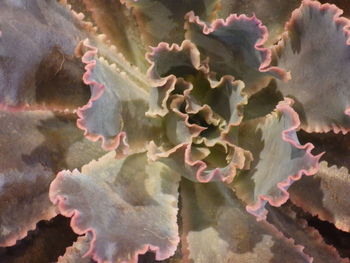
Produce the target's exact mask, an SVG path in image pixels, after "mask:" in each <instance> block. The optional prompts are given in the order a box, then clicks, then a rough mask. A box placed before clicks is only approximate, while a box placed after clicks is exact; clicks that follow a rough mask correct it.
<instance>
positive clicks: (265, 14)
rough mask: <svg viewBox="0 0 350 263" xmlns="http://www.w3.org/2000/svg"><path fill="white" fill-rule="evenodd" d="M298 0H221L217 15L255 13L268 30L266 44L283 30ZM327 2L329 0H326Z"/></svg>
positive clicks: (273, 41) (277, 37) (224, 16)
mask: <svg viewBox="0 0 350 263" xmlns="http://www.w3.org/2000/svg"><path fill="white" fill-rule="evenodd" d="M300 2H301V1H300V0H288V1H285V0H259V1H256V0H245V1H244V2H242V1H241V0H221V7H220V11H219V16H220V17H222V18H226V17H228V16H229V15H230V14H239V15H240V14H246V15H248V16H252V15H256V17H257V18H258V19H260V20H261V21H262V22H263V24H264V25H266V27H267V28H268V30H269V38H268V41H267V44H273V43H275V42H276V41H277V40H278V39H279V38H280V36H281V35H282V33H283V31H284V24H285V23H286V22H287V20H288V19H289V17H290V14H291V12H292V11H293V10H294V9H296V8H297V7H298V6H299V5H300ZM327 2H329V1H327Z"/></svg>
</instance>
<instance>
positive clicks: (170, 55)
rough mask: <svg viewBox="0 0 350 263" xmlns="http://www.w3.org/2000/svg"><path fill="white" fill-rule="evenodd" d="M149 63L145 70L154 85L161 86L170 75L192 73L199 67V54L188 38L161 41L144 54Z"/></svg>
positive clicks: (177, 75) (185, 75)
mask: <svg viewBox="0 0 350 263" xmlns="http://www.w3.org/2000/svg"><path fill="white" fill-rule="evenodd" d="M146 57H147V60H148V61H149V62H150V63H151V66H150V68H149V69H148V71H147V74H148V76H149V78H150V79H151V80H152V82H154V83H155V84H156V85H159V86H162V85H164V84H166V82H167V81H168V80H169V79H170V78H172V77H177V78H179V77H182V78H184V77H187V76H189V75H194V74H195V73H196V72H197V70H199V69H200V66H201V65H200V54H199V51H198V49H197V47H196V46H195V45H194V44H193V43H192V42H191V41H188V40H185V41H183V42H182V43H181V45H178V44H172V45H171V46H169V44H168V43H165V42H161V43H159V44H158V46H157V47H155V48H152V52H150V53H147V54H146Z"/></svg>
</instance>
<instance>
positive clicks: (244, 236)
mask: <svg viewBox="0 0 350 263" xmlns="http://www.w3.org/2000/svg"><path fill="white" fill-rule="evenodd" d="M181 197H182V206H183V208H182V222H183V232H182V237H181V239H182V252H183V255H184V262H193V263H206V262H208V263H212V262H259V263H268V262H288V263H296V262H303V263H305V262H309V258H308V257H307V256H306V255H304V254H303V253H302V251H301V250H302V249H301V247H298V246H294V244H293V242H292V241H291V240H287V239H286V238H285V237H284V236H283V235H282V234H281V233H279V232H278V231H277V230H276V229H275V228H274V227H273V226H272V225H270V224H269V223H267V222H266V221H261V222H257V221H256V219H255V217H254V216H252V215H249V214H248V213H247V212H246V211H245V209H244V206H243V205H242V204H241V203H240V201H239V200H238V199H237V198H236V197H235V196H234V195H233V193H232V192H231V191H230V190H229V189H228V188H227V187H226V186H225V185H223V184H221V183H208V184H195V183H191V182H189V181H183V183H182V184H181Z"/></svg>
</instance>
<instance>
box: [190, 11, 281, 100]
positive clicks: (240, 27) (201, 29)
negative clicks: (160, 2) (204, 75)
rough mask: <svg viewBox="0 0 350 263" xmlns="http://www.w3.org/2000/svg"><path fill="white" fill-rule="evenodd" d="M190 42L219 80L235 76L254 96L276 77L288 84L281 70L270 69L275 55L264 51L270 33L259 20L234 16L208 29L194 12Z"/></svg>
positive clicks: (214, 23) (215, 22)
mask: <svg viewBox="0 0 350 263" xmlns="http://www.w3.org/2000/svg"><path fill="white" fill-rule="evenodd" d="M186 18H187V20H188V21H187V22H186V25H185V28H186V39H189V40H191V41H192V42H193V43H194V44H196V45H197V47H198V49H199V51H200V53H201V56H202V59H206V58H209V67H210V70H211V71H212V72H215V73H217V75H218V77H221V76H223V75H232V76H234V77H235V78H236V79H240V80H243V81H244V83H245V85H246V90H245V91H246V92H247V93H248V94H252V93H254V92H256V91H257V90H259V89H261V88H263V87H265V86H267V84H268V83H269V81H270V80H271V78H272V77H277V78H280V79H282V80H287V79H288V75H287V74H286V73H285V72H284V71H283V70H282V69H280V68H277V67H268V65H269V64H270V59H271V52H270V50H269V49H267V48H264V46H263V45H264V43H265V41H266V39H267V29H266V27H265V26H263V25H262V24H261V22H260V21H259V20H258V19H257V18H256V17H254V16H253V17H247V16H246V15H240V16H237V15H236V14H232V15H230V16H229V17H227V18H226V20H223V19H218V20H215V21H214V22H213V23H212V24H210V25H207V24H206V23H204V22H202V21H201V20H200V19H199V17H197V16H195V14H194V13H193V12H190V13H188V14H187V15H186Z"/></svg>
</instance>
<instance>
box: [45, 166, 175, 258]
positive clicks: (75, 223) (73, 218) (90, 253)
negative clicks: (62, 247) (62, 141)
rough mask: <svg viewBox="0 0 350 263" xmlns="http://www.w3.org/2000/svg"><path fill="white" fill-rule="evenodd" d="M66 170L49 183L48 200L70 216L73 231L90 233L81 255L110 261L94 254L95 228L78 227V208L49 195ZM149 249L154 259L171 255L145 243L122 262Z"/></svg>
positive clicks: (61, 197)
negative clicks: (86, 247) (88, 242)
mask: <svg viewBox="0 0 350 263" xmlns="http://www.w3.org/2000/svg"><path fill="white" fill-rule="evenodd" d="M67 172H68V173H70V172H69V171H68V170H63V171H61V172H59V173H58V174H57V177H56V179H55V180H54V181H53V182H52V183H51V186H50V194H49V196H50V200H51V202H52V203H53V204H54V205H56V206H57V207H58V210H59V212H60V214H62V215H63V216H65V217H70V218H71V221H70V226H71V228H72V229H73V231H74V232H75V233H77V234H78V235H84V234H87V233H90V234H91V235H92V239H91V242H90V247H89V250H88V251H87V252H86V253H85V254H84V255H83V257H91V258H92V259H93V260H95V261H96V262H97V263H112V262H108V261H107V262H106V261H105V260H103V259H100V258H99V257H98V256H96V255H95V253H94V250H95V242H96V232H95V229H94V228H92V227H89V228H86V229H83V228H80V227H79V223H78V222H79V220H80V217H81V214H80V212H79V211H78V209H72V210H68V209H67V207H66V202H67V198H66V197H64V196H60V195H58V196H56V197H53V196H52V195H51V193H54V192H56V189H57V188H58V184H59V183H60V180H62V178H63V177H64V176H65V173H67ZM75 172H78V170H74V171H73V172H72V175H74V174H75ZM177 238H178V240H177V242H179V241H180V237H177ZM149 250H151V251H153V252H154V253H155V254H156V260H164V259H167V258H169V257H171V256H172V255H173V252H172V251H169V252H168V253H163V254H162V253H161V251H160V249H159V247H157V246H153V245H151V244H145V245H144V246H143V247H142V248H141V249H139V250H136V251H135V253H134V254H133V255H132V256H131V259H130V260H129V261H128V262H123V263H138V255H141V254H145V253H146V252H147V251H149Z"/></svg>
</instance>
